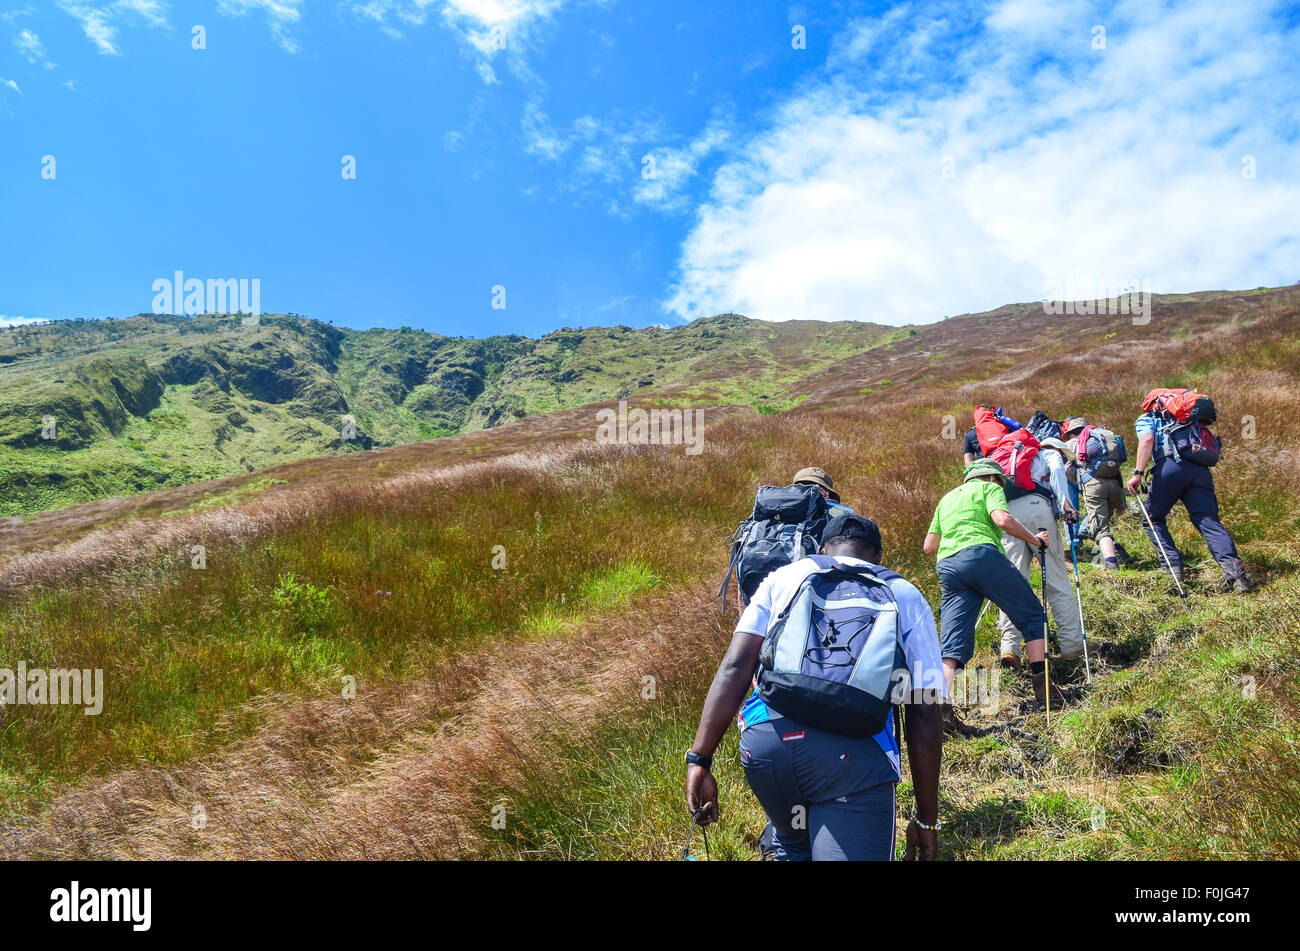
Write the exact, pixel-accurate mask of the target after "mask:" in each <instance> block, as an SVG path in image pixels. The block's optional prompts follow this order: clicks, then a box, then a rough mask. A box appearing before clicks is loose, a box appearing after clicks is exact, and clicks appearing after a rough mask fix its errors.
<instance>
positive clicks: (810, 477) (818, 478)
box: [790, 466, 853, 518]
mask: <svg viewBox="0 0 1300 951" xmlns="http://www.w3.org/2000/svg"><path fill="white" fill-rule="evenodd" d="M790 482H791V484H792V485H815V486H817V488H818V489H819V490H821V494H822V498H824V499H825V500H826V514H827V517H828V518H834V517H835V516H837V515H852V514H853V509H851V508H849V507H848V506H847V505H845V504H844V503H842V502H841V501H840V494H839V493H838V492H836V491H835V483H834V482H832V481H831V477H830V475H828V474H827V472H826V470H825V469H819V468H818V467H817V466H808V467H807V468H804V469H800V470H799V471H798V472H796V473H795V474H794V478H793V479H791V480H790Z"/></svg>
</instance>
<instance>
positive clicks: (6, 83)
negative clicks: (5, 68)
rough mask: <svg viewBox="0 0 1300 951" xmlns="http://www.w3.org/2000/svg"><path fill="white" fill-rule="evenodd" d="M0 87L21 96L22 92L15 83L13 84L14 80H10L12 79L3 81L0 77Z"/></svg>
mask: <svg viewBox="0 0 1300 951" xmlns="http://www.w3.org/2000/svg"><path fill="white" fill-rule="evenodd" d="M0 86H4V87H6V88H7V89H12V90H13V91H14V92H16V93H18V95H20V96H21V95H22V94H23V91H22V90H21V89H19V88H18V83H16V82H15V81H14V80H12V79H5V78H4V77H3V76H0Z"/></svg>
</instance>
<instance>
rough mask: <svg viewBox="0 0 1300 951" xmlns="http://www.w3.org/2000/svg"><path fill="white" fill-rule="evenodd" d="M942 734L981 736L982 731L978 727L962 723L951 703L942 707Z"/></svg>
mask: <svg viewBox="0 0 1300 951" xmlns="http://www.w3.org/2000/svg"><path fill="white" fill-rule="evenodd" d="M943 732H945V733H952V734H955V735H957V736H983V735H984V731H983V730H981V729H980V728H979V727H974V726H971V725H970V724H969V723H963V722H962V719H961V717H959V716H958V715H957V710H956V708H955V707H953V705H952V704H951V703H945V704H944V705H943Z"/></svg>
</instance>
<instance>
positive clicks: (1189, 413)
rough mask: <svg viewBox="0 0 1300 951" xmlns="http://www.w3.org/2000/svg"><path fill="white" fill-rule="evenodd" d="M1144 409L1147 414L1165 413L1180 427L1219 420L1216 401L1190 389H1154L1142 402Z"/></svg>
mask: <svg viewBox="0 0 1300 951" xmlns="http://www.w3.org/2000/svg"><path fill="white" fill-rule="evenodd" d="M1142 409H1143V411H1144V412H1147V413H1163V414H1165V415H1166V416H1168V417H1169V418H1170V419H1171V420H1173V421H1174V422H1176V423H1178V424H1179V425H1186V424H1188V423H1205V424H1207V425H1209V424H1211V423H1213V422H1214V421H1215V420H1216V419H1218V418H1219V416H1218V413H1217V411H1216V410H1215V408H1214V400H1212V399H1210V398H1209V397H1208V396H1206V395H1205V394H1204V393H1198V392H1196V390H1195V389H1192V388H1190V387H1189V388H1188V389H1185V390H1173V389H1165V388H1163V387H1162V388H1159V389H1154V390H1152V391H1151V392H1150V393H1148V394H1147V395H1146V399H1144V400H1143V401H1142Z"/></svg>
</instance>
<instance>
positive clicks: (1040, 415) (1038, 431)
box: [1025, 409, 1061, 442]
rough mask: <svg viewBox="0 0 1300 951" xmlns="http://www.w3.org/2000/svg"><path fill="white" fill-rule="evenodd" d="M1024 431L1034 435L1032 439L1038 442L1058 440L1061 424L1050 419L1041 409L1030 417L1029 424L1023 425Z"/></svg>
mask: <svg viewBox="0 0 1300 951" xmlns="http://www.w3.org/2000/svg"><path fill="white" fill-rule="evenodd" d="M1025 429H1027V430H1029V431H1030V432H1031V433H1033V434H1034V438H1035V439H1037V440H1038V441H1039V442H1042V441H1043V440H1044V439H1060V438H1061V424H1060V423H1058V422H1057V421H1056V420H1054V419H1051V418H1050V417H1049V416H1048V415H1047V414H1046V413H1044V412H1043V411H1042V410H1041V409H1040V410H1039V411H1038V412H1036V413H1034V415H1033V416H1031V417H1030V419H1029V422H1028V423H1026V424H1025Z"/></svg>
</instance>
